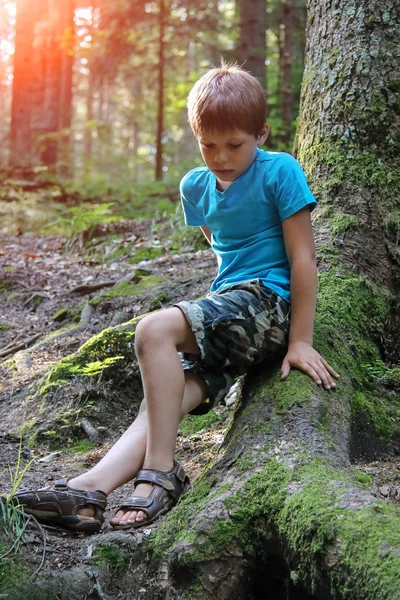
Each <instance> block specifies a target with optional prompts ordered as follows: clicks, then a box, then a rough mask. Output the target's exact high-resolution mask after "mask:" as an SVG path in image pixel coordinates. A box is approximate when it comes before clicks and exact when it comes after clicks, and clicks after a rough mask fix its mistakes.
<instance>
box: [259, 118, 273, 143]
mask: <svg viewBox="0 0 400 600" xmlns="http://www.w3.org/2000/svg"><path fill="white" fill-rule="evenodd" d="M270 129H271V128H270V126H269V123H264V125H263V127H262V129H261V131H260V133H259V134H258V138H257V144H258V145H259V146H262V145H263V144H264V142H265V140H266V139H267V137H268V136H269V132H270Z"/></svg>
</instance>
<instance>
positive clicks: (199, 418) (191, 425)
mask: <svg viewBox="0 0 400 600" xmlns="http://www.w3.org/2000/svg"><path fill="white" fill-rule="evenodd" d="M225 419H226V415H221V414H218V413H216V412H215V410H214V409H213V410H210V412H208V413H207V414H205V415H187V416H186V417H185V418H184V419H183V421H182V422H181V424H180V425H179V429H180V430H181V431H182V433H183V434H184V435H190V434H191V433H195V432H196V431H200V430H201V429H205V428H207V427H210V425H212V424H213V423H216V422H217V421H224V420H225Z"/></svg>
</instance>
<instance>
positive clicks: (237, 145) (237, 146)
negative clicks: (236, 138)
mask: <svg viewBox="0 0 400 600" xmlns="http://www.w3.org/2000/svg"><path fill="white" fill-rule="evenodd" d="M241 145H242V143H240V144H229V148H233V149H235V148H240V146H241Z"/></svg>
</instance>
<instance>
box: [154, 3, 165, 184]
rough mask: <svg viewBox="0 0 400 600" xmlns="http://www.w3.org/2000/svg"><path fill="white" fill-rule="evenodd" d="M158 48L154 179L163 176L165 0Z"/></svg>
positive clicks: (158, 179)
mask: <svg viewBox="0 0 400 600" xmlns="http://www.w3.org/2000/svg"><path fill="white" fill-rule="evenodd" d="M159 10H160V14H159V28H160V29H159V36H160V37H159V48H158V110H157V137H156V170H155V178H156V181H162V178H163V141H162V138H163V132H164V67H165V52H164V48H165V40H164V35H165V0H160V5H159Z"/></svg>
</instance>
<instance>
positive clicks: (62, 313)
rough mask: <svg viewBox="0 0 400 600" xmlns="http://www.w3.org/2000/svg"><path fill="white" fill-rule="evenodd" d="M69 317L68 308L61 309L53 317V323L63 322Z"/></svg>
mask: <svg viewBox="0 0 400 600" xmlns="http://www.w3.org/2000/svg"><path fill="white" fill-rule="evenodd" d="M67 316H68V308H60V310H58V311H57V312H56V313H55V314H54V315H53V316H52V317H50V318H51V319H52V320H53V321H63V320H64V319H65V318H66V317H67Z"/></svg>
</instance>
